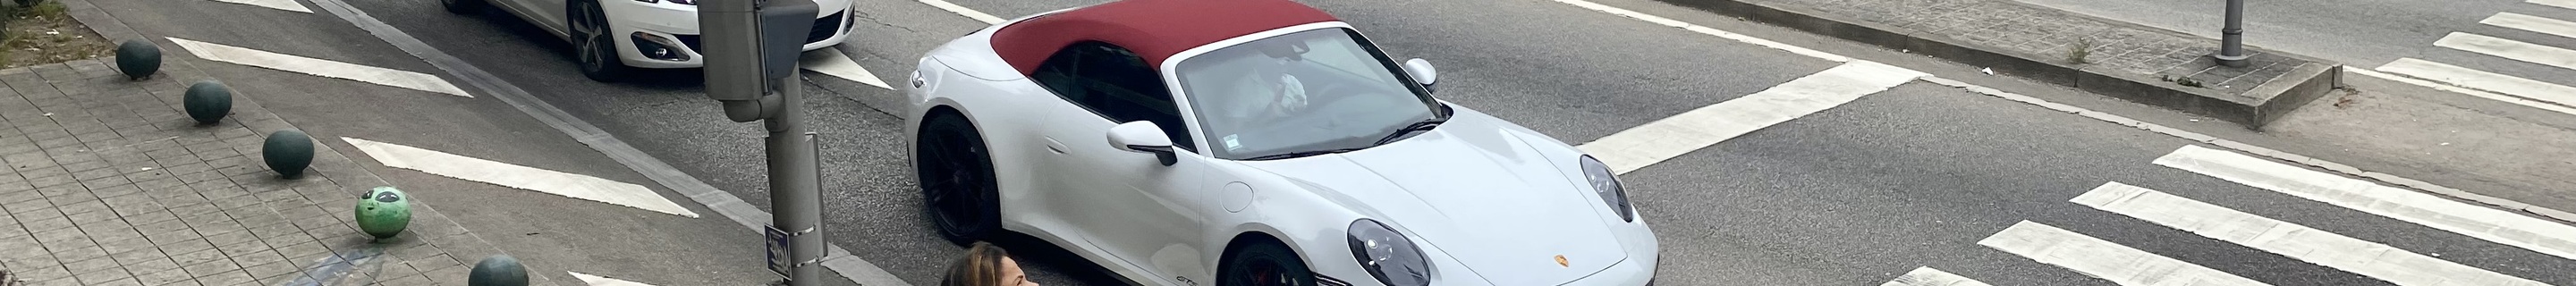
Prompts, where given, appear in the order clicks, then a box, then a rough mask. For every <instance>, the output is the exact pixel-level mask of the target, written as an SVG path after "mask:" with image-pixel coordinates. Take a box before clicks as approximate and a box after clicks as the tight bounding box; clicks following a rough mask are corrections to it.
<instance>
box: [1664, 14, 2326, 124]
mask: <svg viewBox="0 0 2576 286" xmlns="http://www.w3.org/2000/svg"><path fill="white" fill-rule="evenodd" d="M1655 1H1658V2H1663V3H1668V4H1672V5H1676V6H1681V7H1688V8H1692V9H1697V10H1701V11H1707V12H1711V13H1716V14H1719V15H1726V16H1731V17H1738V18H1744V19H1749V20H1752V21H1755V22H1761V23H1767V24H1771V25H1775V26H1781V27H1787V28H1792V29H1797V30H1800V31H1804V32H1808V33H1815V34H1821V35H1827V36H1832V37H1835V38H1839V39H1844V40H1849V41H1856V42H1862V43H1868V44H1871V45H1877V46H1880V47H1884V48H1890V49H1899V50H1905V51H1907V52H1911V53H1916V54H1923V55H1929V56H1933V57H1937V58H1941V59H1945V60H1950V61H1955V62H1961V63H1967V64H1971V65H1979V66H1987V67H1991V68H1993V69H1994V70H1995V71H1996V73H1998V74H2009V75H2012V76H2016V77H2022V78H2028V79H2032V80H2037V81H2041V82H2047V83H2050V84H2056V85H2062V86H2067V87H2072V88H2076V89H2079V90H2083V91H2085V92H2091V93H2097V94H2104V95H2110V96H2113V97H2117V98H2121V99H2124V100H2129V101H2134V102H2139V103H2145V104H2150V105H2155V106H2159V107H2164V108H2171V109H2176V110H2181V111H2185V112H2189V113H2193V114H2197V115H2201V116H2208V117H2213V118H2218V119H2221V120H2226V121H2229V122H2235V123H2238V124H2240V125H2243V126H2245V127H2246V128H2249V129H2255V130H2261V129H2262V128H2263V126H2264V125H2265V124H2268V123H2271V122H2272V121H2273V120H2275V119H2278V118H2280V117H2281V116H2280V115H2282V114H2287V113H2289V112H2290V111H2292V110H2293V109H2295V108H2297V107H2299V106H2304V105H2306V104H2307V103H2308V102H2309V101H2313V100H2316V99H2317V98H2320V97H2324V95H2325V94H2326V93H2327V92H2329V91H2331V90H2333V89H2338V88H2341V87H2342V85H2343V84H2342V78H2341V75H2342V69H2343V66H2342V65H2340V64H2333V63H2328V62H2324V61H2321V60H2316V59H2313V58H2308V57H2304V56H2298V55H2292V54H2286V53H2280V52H2277V51H2271V50H2265V49H2261V48H2257V47H2252V46H2248V47H2246V50H2247V54H2248V55H2251V56H2253V58H2252V59H2249V60H2248V61H2251V62H2256V63H2262V62H2273V63H2292V62H2295V63H2298V65H2296V66H2294V67H2291V68H2289V70H2288V71H2287V72H2286V73H2285V74H2283V75H2281V76H2280V77H2277V78H2275V79H2273V80H2271V81H2266V82H2264V83H2262V84H2259V85H2256V86H2253V87H2250V88H2247V89H2245V91H2243V92H2237V93H2228V92H2224V91H2221V90H2215V89H2210V88H2200V87H2191V86H2184V85H2181V84H2176V83H2174V82H2170V81H2168V80H2166V79H2161V78H2157V76H2155V75H2145V74H2137V73H2132V72H2127V71H2124V70H2119V69H2118V68H2113V67H2105V66H2100V65H2076V64H2068V63H2063V62H2060V61H2058V60H2050V57H2049V56H2047V55H2030V54H2026V53H2023V52H2018V51H2011V50H2007V49H2003V48H1998V47H1987V46H1982V45H1977V44H1971V43H1966V41H1965V40H1962V39H1957V38H1954V37H1950V36H1945V35H1939V34H1933V33H1928V32H1922V31H1916V30H1912V29H1905V28H1898V27H1893V26H1889V25H1886V24H1880V23H1872V22H1867V21H1855V20H1850V19H1846V18H1845V17H1843V16H1840V15H1833V14H1829V13H1825V12H1819V11H1814V10H1811V9H1804V8H1798V7H1777V6H1785V5H1777V4H1764V3H1753V2H1751V0H1655ZM2005 4H2010V5H2027V4H2022V3H2018V2H2014V3H2005ZM2036 8H2037V9H2048V8H2045V7H2036ZM2049 10H2054V9H2049ZM2068 14H2070V16H2071V17H2087V18H2090V16H2083V15H2072V14H2073V13H2068ZM2093 20H2096V21H2100V22H2102V23H2105V24H2109V25H2112V26H2113V27H2112V28H2115V29H2122V30H2125V31H2127V32H2133V33H2143V34H2149V35H2163V36H2176V37H2185V38H2190V39H2200V38H2199V37H2197V36H2190V35H2186V34H2181V33H2178V32H2173V31H2168V30H2163V29H2156V28H2152V27H2144V26H2139V25H2136V24H2130V23H2124V22H2118V21H2110V20H2105V19H2093ZM2210 41H2212V42H2215V41H2216V40H2210ZM2197 63H2199V65H2198V66H2208V65H2214V63H2211V62H2210V61H2206V60H2202V61H2198V62H2197ZM2202 71H2204V72H2207V71H2218V70H2217V69H2202ZM2248 72H2250V71H2248Z"/></svg>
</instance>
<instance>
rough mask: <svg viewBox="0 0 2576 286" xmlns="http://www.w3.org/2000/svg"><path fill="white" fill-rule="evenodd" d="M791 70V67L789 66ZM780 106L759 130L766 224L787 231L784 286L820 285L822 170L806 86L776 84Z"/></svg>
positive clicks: (797, 80)
mask: <svg viewBox="0 0 2576 286" xmlns="http://www.w3.org/2000/svg"><path fill="white" fill-rule="evenodd" d="M790 68H793V66H790ZM774 80H775V81H776V83H775V84H774V87H775V88H776V89H777V90H778V94H779V97H780V99H781V101H785V102H786V105H785V106H781V108H779V112H778V114H775V115H774V116H773V117H770V118H769V120H768V121H767V122H764V123H763V124H762V125H766V126H767V127H769V139H768V140H769V142H768V143H769V152H768V153H769V190H770V192H769V205H770V207H771V208H774V209H776V211H777V212H778V215H776V216H771V217H770V223H772V224H774V225H778V226H781V228H780V229H782V230H787V231H788V232H789V233H790V234H789V236H788V238H789V241H788V247H787V249H789V250H791V251H792V252H793V254H792V255H790V257H792V259H790V260H789V261H795V264H796V265H794V266H792V267H790V269H789V270H788V274H787V282H788V284H787V285H790V286H810V285H815V283H816V282H818V280H819V278H821V277H822V276H819V275H821V274H822V272H821V270H822V269H820V268H821V267H820V266H822V265H815V264H813V263H814V262H818V261H822V260H823V245H824V244H823V234H822V233H820V232H817V230H820V229H821V228H822V225H823V223H822V221H823V191H822V189H823V184H822V180H821V179H822V178H820V177H821V175H822V174H821V173H822V166H821V165H819V164H818V163H817V162H816V161H817V160H816V157H817V156H818V155H820V154H818V153H821V152H816V150H815V148H816V146H814V140H815V137H816V135H815V134H814V133H813V132H807V131H805V104H804V102H805V92H804V90H805V88H804V80H802V79H801V77H798V76H787V77H780V78H777V79H774Z"/></svg>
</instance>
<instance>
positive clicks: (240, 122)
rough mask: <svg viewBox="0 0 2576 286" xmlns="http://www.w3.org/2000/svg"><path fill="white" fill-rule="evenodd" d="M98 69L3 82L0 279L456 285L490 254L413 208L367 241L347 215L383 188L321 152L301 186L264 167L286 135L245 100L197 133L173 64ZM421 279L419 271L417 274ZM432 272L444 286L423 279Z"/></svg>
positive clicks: (5, 75) (179, 70)
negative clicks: (389, 235)
mask: <svg viewBox="0 0 2576 286" xmlns="http://www.w3.org/2000/svg"><path fill="white" fill-rule="evenodd" d="M108 61H109V60H108V59H104V58H101V59H89V60H76V61H71V62H66V63H61V64H52V65H41V66H32V67H22V68H14V69H7V70H0V84H5V85H0V164H5V168H0V270H8V271H11V272H13V276H11V277H10V278H11V279H16V280H20V281H23V282H22V283H26V285H289V284H296V285H310V284H305V283H315V282H318V283H320V284H321V285H375V284H386V285H392V284H403V283H416V284H417V285H463V284H464V283H463V281H462V279H461V278H462V277H463V276H462V273H463V272H462V271H463V269H465V268H466V267H465V266H464V265H465V263H470V262H471V260H475V259H481V256H479V255H477V256H467V255H465V254H490V253H499V251H498V249H497V248H494V247H493V246H492V245H491V244H489V243H487V242H485V241H484V240H483V239H481V238H479V237H475V236H473V235H472V234H471V233H469V232H467V231H466V230H464V228H462V227H460V226H458V225H457V224H456V223H455V222H454V221H450V220H448V219H447V217H446V216H445V215H441V214H439V213H438V212H437V211H436V210H434V209H431V208H429V206H428V205H427V204H425V203H423V202H419V201H414V202H413V204H414V207H413V211H414V212H415V214H414V217H413V220H412V226H411V229H410V230H409V231H407V232H406V233H404V234H403V235H402V236H398V237H396V238H393V239H387V240H383V241H375V240H372V239H369V238H368V237H366V236H365V235H364V234H363V233H360V232H359V231H358V229H357V228H356V226H355V223H354V222H353V220H354V219H355V218H354V217H353V216H354V215H353V214H352V212H351V211H350V210H351V209H352V208H353V207H354V205H355V204H356V202H357V201H356V199H357V194H358V193H359V192H362V191H363V190H365V189H367V188H372V187H375V186H382V185H385V182H384V181H383V180H382V179H381V178H378V177H376V176H375V175H374V174H371V173H367V172H366V170H364V169H360V167H359V166H357V165H356V164H355V163H354V162H353V161H350V160H349V159H348V158H345V157H342V156H340V154H339V153H337V152H334V151H331V150H329V149H327V148H329V146H327V145H319V144H317V146H319V148H323V149H320V150H316V151H315V160H314V163H313V166H312V170H309V171H307V172H306V175H305V176H304V177H302V178H296V179H285V178H280V177H279V176H277V174H276V173H275V172H274V171H271V170H269V169H268V166H267V165H266V164H265V163H264V162H262V161H261V159H260V158H261V157H260V145H261V143H262V142H263V141H264V140H265V139H266V137H265V134H267V133H268V132H272V131H276V130H282V129H289V128H293V127H292V126H289V125H287V124H286V123H285V122H284V121H283V120H279V119H278V118H277V116H275V115H273V114H269V113H267V111H266V110H265V109H262V108H260V107H259V105H258V104H257V103H255V102H251V101H250V100H249V99H248V98H245V97H239V96H236V97H235V98H234V99H233V100H234V109H233V110H234V113H233V115H232V116H230V117H226V118H225V119H224V120H223V121H222V122H221V123H217V124H207V125H199V124H196V122H195V121H193V120H191V119H189V118H188V117H187V114H186V112H185V111H183V109H181V107H180V105H179V102H180V101H181V100H180V95H181V93H182V92H183V91H184V90H185V88H186V85H185V83H190V82H194V81H197V80H201V79H207V78H208V77H206V76H204V74H203V73H202V72H198V71H195V70H193V69H189V68H186V67H185V66H182V65H166V66H164V67H163V71H162V74H161V75H158V76H156V77H155V78H153V79H150V80H145V81H132V80H128V79H126V78H124V77H123V76H122V75H120V74H118V73H116V71H115V69H114V68H113V67H112V66H111V65H112V63H110V62H108ZM424 273H426V274H424ZM436 275H449V276H454V277H448V276H436Z"/></svg>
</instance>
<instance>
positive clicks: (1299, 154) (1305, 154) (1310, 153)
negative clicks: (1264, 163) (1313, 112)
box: [1243, 148, 1365, 161]
mask: <svg viewBox="0 0 2576 286" xmlns="http://www.w3.org/2000/svg"><path fill="white" fill-rule="evenodd" d="M1360 149H1365V148H1341V149H1326V150H1313V151H1297V152H1288V153H1279V154H1270V155H1261V156H1256V157H1252V158H1243V159H1244V160H1248V161H1261V160H1278V159H1287V158H1297V157H1308V156H1316V155H1324V154H1341V153H1350V152H1351V151H1359V150H1360Z"/></svg>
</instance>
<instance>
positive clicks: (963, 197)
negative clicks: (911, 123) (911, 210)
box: [913, 113, 1002, 245]
mask: <svg viewBox="0 0 2576 286" xmlns="http://www.w3.org/2000/svg"><path fill="white" fill-rule="evenodd" d="M918 140H920V141H919V142H915V143H914V144H913V146H914V147H913V148H914V150H913V152H914V154H915V155H914V156H916V157H915V158H913V171H914V172H917V173H916V174H915V178H919V180H920V183H921V199H922V203H923V207H925V208H927V209H928V211H929V215H930V221H931V223H932V224H936V225H938V226H939V236H940V237H942V238H947V239H948V241H949V242H952V243H957V244H959V245H964V244H967V243H973V242H975V241H980V240H985V239H987V238H991V237H992V236H993V233H995V232H999V231H1001V229H1002V207H1001V199H1000V192H999V191H998V188H997V187H996V186H997V183H996V182H995V178H994V176H993V159H992V156H990V155H988V154H989V153H987V152H986V151H987V150H988V149H985V147H984V136H983V135H981V134H979V133H976V131H975V126H974V124H973V123H969V122H966V119H965V118H964V117H959V116H955V115H945V114H937V113H934V114H933V116H931V117H930V120H929V121H928V122H924V123H922V127H921V136H920V139H918Z"/></svg>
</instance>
